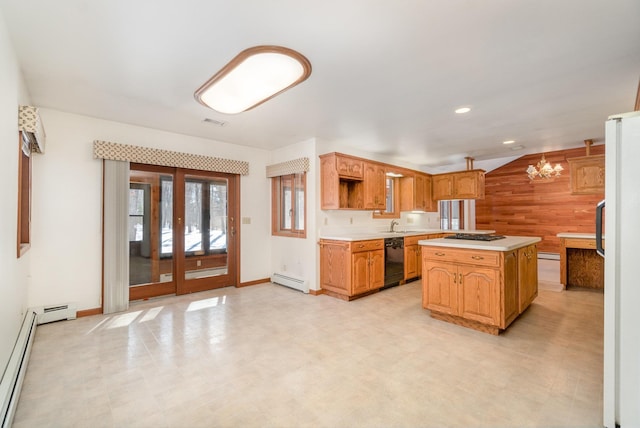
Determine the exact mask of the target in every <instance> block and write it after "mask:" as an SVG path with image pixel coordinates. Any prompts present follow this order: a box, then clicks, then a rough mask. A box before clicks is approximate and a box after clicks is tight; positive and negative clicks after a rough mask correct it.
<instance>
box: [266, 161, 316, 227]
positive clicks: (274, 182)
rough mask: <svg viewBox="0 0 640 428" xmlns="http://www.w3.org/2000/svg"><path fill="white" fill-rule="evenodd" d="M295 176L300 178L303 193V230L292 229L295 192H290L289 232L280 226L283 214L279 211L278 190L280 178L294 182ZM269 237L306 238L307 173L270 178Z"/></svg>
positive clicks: (294, 213)
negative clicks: (290, 219) (289, 178)
mask: <svg viewBox="0 0 640 428" xmlns="http://www.w3.org/2000/svg"><path fill="white" fill-rule="evenodd" d="M296 176H300V177H301V179H302V191H303V192H304V202H303V204H304V205H303V211H304V216H303V228H302V229H294V224H295V222H294V221H293V219H294V218H295V215H296V212H295V206H296V204H295V195H296V192H294V191H292V192H291V207H292V208H291V217H292V222H291V230H289V229H284V230H283V229H282V228H281V227H280V225H281V224H282V216H283V213H282V211H281V209H280V207H281V201H280V188H281V182H282V178H284V177H291V179H292V180H293V182H294V183H295V181H296ZM271 235H272V236H284V237H289V238H306V237H307V173H306V172H299V173H293V174H286V175H278V176H275V177H271Z"/></svg>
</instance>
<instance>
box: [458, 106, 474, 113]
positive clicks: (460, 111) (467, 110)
mask: <svg viewBox="0 0 640 428" xmlns="http://www.w3.org/2000/svg"><path fill="white" fill-rule="evenodd" d="M470 111H471V107H460V108H457V109H456V113H458V114H464V113H469V112H470Z"/></svg>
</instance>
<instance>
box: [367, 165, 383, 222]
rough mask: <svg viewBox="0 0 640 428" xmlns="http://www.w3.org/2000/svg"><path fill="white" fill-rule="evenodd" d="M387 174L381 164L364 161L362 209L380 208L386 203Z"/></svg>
mask: <svg viewBox="0 0 640 428" xmlns="http://www.w3.org/2000/svg"><path fill="white" fill-rule="evenodd" d="M386 191H387V176H386V171H385V168H384V166H383V165H380V164H377V163H372V162H365V163H364V209H368V210H382V211H384V210H385V209H386V207H387V204H386Z"/></svg>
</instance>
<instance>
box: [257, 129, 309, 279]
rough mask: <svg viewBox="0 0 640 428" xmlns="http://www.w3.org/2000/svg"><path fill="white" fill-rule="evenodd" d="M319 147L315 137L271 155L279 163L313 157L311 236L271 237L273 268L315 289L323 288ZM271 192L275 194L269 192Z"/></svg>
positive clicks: (273, 161) (307, 226)
mask: <svg viewBox="0 0 640 428" xmlns="http://www.w3.org/2000/svg"><path fill="white" fill-rule="evenodd" d="M315 146H316V144H315V140H314V139H311V140H307V141H303V142H300V143H297V144H292V145H290V146H287V147H283V148H281V149H278V150H274V151H273V152H272V154H271V162H270V163H271V164H276V163H280V162H286V161H289V160H293V159H298V158H301V157H308V158H309V172H308V173H307V207H306V210H307V212H306V221H307V224H306V230H307V237H306V238H290V237H284V236H273V237H272V239H271V241H272V242H271V270H272V273H273V272H279V273H284V274H289V275H292V276H297V277H299V278H303V279H306V280H308V281H309V288H310V289H312V290H317V289H319V288H320V287H319V286H318V284H317V282H316V276H317V275H316V270H317V268H318V266H317V265H318V261H317V256H316V252H317V237H316V207H317V204H318V200H319V196H318V194H317V191H316V187H317V186H316V182H317V181H318V179H319V171H318V169H317V166H316V164H315V162H314V159H315V158H316V150H315ZM269 194H271V193H270V192H269ZM269 212H271V210H269ZM268 220H269V222H270V221H271V219H270V218H269V219H268ZM269 224H270V223H269Z"/></svg>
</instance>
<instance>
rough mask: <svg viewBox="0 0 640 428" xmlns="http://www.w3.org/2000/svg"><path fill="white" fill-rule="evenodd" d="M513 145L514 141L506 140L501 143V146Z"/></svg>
mask: <svg viewBox="0 0 640 428" xmlns="http://www.w3.org/2000/svg"><path fill="white" fill-rule="evenodd" d="M513 143H515V141H514V140H507V141H503V142H502V144H513Z"/></svg>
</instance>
